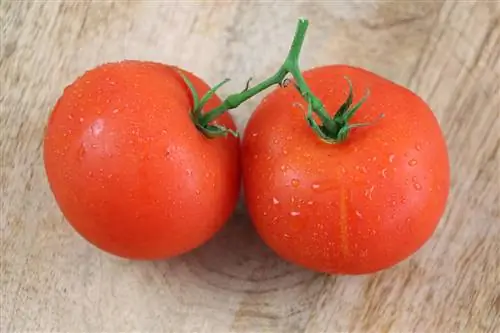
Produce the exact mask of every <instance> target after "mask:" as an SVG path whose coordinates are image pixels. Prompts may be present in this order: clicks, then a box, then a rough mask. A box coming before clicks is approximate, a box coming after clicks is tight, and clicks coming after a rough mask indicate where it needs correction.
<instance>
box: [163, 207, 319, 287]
mask: <svg viewBox="0 0 500 333" xmlns="http://www.w3.org/2000/svg"><path fill="white" fill-rule="evenodd" d="M179 265H182V266H185V268H187V269H186V274H187V272H189V273H190V274H187V275H194V276H196V277H198V278H200V279H202V280H203V282H204V283H207V284H209V285H211V286H212V287H216V288H218V289H219V288H220V289H224V290H231V291H236V292H248V293H264V292H269V291H272V290H276V289H278V288H286V287H291V286H294V285H297V284H300V283H302V282H303V281H306V280H310V279H313V278H315V277H316V276H318V275H321V274H317V273H314V272H311V271H308V270H306V269H303V268H301V267H299V266H296V265H294V264H291V263H289V262H286V261H284V260H283V259H281V258H280V257H278V256H277V255H276V254H275V253H274V252H273V251H272V250H271V249H270V248H269V247H267V246H266V245H265V244H264V242H263V241H262V240H261V239H260V237H259V236H258V234H257V232H256V231H255V228H254V227H253V225H252V222H251V220H250V217H249V215H248V213H247V211H246V209H245V207H244V205H243V204H242V203H241V202H240V203H239V204H238V207H237V208H236V209H235V212H234V214H233V216H232V217H231V219H230V220H229V221H228V223H226V225H225V226H224V227H223V228H222V229H221V230H220V231H219V232H218V233H217V234H216V235H215V236H214V237H213V238H212V239H211V240H209V241H208V242H207V243H206V244H204V245H203V246H201V247H199V248H197V249H195V250H194V251H191V252H189V253H187V254H185V255H182V256H180V257H177V258H174V259H171V260H167V261H164V262H157V263H156V266H157V269H159V270H169V269H172V267H173V266H179Z"/></svg>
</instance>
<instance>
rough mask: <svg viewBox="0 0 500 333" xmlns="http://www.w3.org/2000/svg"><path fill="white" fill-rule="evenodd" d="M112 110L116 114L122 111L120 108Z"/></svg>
mask: <svg viewBox="0 0 500 333" xmlns="http://www.w3.org/2000/svg"><path fill="white" fill-rule="evenodd" d="M111 112H113V113H114V114H117V113H118V112H120V110H118V109H113V111H111Z"/></svg>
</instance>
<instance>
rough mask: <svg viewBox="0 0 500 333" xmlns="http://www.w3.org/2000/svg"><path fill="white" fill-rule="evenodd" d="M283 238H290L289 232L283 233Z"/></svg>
mask: <svg viewBox="0 0 500 333" xmlns="http://www.w3.org/2000/svg"><path fill="white" fill-rule="evenodd" d="M283 238H291V236H290V235H289V234H283Z"/></svg>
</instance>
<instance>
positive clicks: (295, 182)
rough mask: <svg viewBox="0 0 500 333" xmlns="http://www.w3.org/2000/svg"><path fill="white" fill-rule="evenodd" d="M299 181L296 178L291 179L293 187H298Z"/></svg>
mask: <svg viewBox="0 0 500 333" xmlns="http://www.w3.org/2000/svg"><path fill="white" fill-rule="evenodd" d="M299 185H300V181H299V180H298V179H295V178H294V179H292V186H293V187H299Z"/></svg>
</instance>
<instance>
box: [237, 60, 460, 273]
mask: <svg viewBox="0 0 500 333" xmlns="http://www.w3.org/2000/svg"><path fill="white" fill-rule="evenodd" d="M304 77H305V80H306V82H307V83H308V85H309V86H310V88H311V90H312V91H313V93H314V94H315V95H316V96H317V97H318V98H319V99H321V100H322V101H323V103H324V105H325V107H326V109H327V110H329V112H331V114H333V113H334V112H335V111H336V110H338V109H339V107H340V105H341V104H342V103H343V102H344V101H345V100H346V97H347V92H348V84H347V82H346V80H345V78H344V77H348V78H349V79H350V80H351V81H352V83H353V86H354V96H355V100H356V96H357V98H360V97H361V96H363V95H364V94H365V91H366V89H369V90H370V92H371V93H370V95H369V97H368V99H367V101H366V102H365V103H364V104H363V105H362V106H361V108H360V109H359V110H358V112H357V113H356V115H355V116H354V117H353V118H352V121H351V123H363V122H371V121H373V120H375V119H380V118H379V117H380V115H381V114H382V113H383V114H384V115H385V117H384V118H382V119H380V120H379V121H378V122H376V123H375V124H373V125H372V126H368V127H363V128H356V129H353V130H352V131H351V133H350V134H349V136H348V138H347V140H346V141H344V142H341V143H338V144H328V143H325V142H323V141H321V140H320V139H319V138H318V136H317V135H316V134H315V133H314V132H313V131H312V129H311V128H310V127H309V126H308V124H307V122H306V120H305V119H304V116H305V111H304V110H306V109H307V105H306V103H305V102H304V100H303V98H302V97H301V96H300V95H299V93H298V92H297V90H296V89H295V88H294V87H293V85H289V86H288V87H286V88H278V89H277V90H275V91H274V92H272V93H271V94H270V95H268V96H267V97H266V98H265V99H264V100H263V101H262V103H261V104H260V105H259V106H258V107H257V109H256V111H255V112H254V113H253V115H252V117H251V118H250V120H249V122H248V125H247V127H246V130H245V136H244V139H243V143H242V154H243V178H244V188H245V198H246V203H247V206H248V209H249V212H250V215H251V218H252V220H253V222H254V224H255V226H256V228H257V231H258V233H259V234H260V235H261V236H262V238H263V239H264V241H265V242H266V243H267V244H268V245H269V246H270V247H271V248H272V249H274V250H275V251H276V252H277V253H278V254H279V255H280V256H282V257H283V258H285V259H287V260H289V261H292V262H294V263H296V264H299V265H302V266H305V267H307V268H310V269H312V270H316V271H320V272H327V273H339V274H364V273H370V272H375V271H378V270H381V269H384V268H387V267H389V266H392V265H394V264H396V263H398V262H400V261H401V260H403V259H405V258H407V257H408V256H410V255H411V254H412V253H414V252H415V251H416V250H417V249H419V248H420V247H421V246H422V245H423V244H424V243H425V242H426V241H427V239H428V238H429V237H430V236H431V234H432V233H433V232H434V230H435V228H436V226H437V224H438V221H439V220H440V218H441V216H442V214H443V211H444V209H445V204H446V201H447V196H448V191H449V183H450V176H449V162H448V155H447V148H446V144H445V140H444V138H443V135H442V133H441V130H440V127H439V125H438V122H437V121H436V118H435V117H434V115H433V113H432V111H431V110H430V109H429V107H428V106H427V105H426V104H425V103H424V102H423V101H422V100H421V99H420V98H419V97H417V96H416V95H415V94H413V93H412V92H410V91H409V90H407V89H405V88H403V87H401V86H399V85H397V84H394V83H392V82H390V81H388V80H386V79H384V78H381V77H379V76H377V75H375V74H373V73H370V72H368V71H365V70H362V69H360V68H353V67H347V66H326V67H320V68H316V69H313V70H310V71H307V72H305V73H304Z"/></svg>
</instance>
